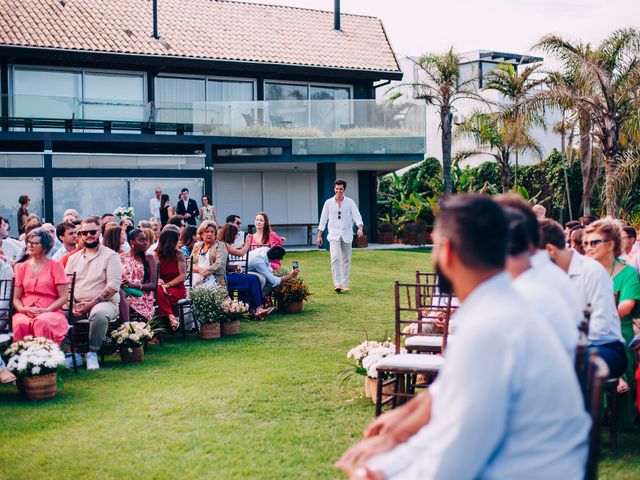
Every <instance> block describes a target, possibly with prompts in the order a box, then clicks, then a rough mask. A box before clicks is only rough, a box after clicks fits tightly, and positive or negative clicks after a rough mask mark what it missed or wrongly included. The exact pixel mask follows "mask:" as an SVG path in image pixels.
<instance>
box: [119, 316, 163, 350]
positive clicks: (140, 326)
mask: <svg viewBox="0 0 640 480" xmlns="http://www.w3.org/2000/svg"><path fill="white" fill-rule="evenodd" d="M111 336H112V337H113V338H114V339H115V341H116V343H117V344H118V346H119V347H120V348H124V347H126V348H129V349H133V348H137V347H140V346H142V345H143V344H144V342H146V341H148V340H151V338H152V337H153V331H152V330H151V326H150V325H149V324H147V323H144V322H124V323H123V324H122V325H120V327H118V329H117V330H115V331H113V332H111Z"/></svg>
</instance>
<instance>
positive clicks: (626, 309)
mask: <svg viewBox="0 0 640 480" xmlns="http://www.w3.org/2000/svg"><path fill="white" fill-rule="evenodd" d="M635 306H636V300H623V301H622V302H620V303H619V304H618V315H619V316H620V318H622V317H626V316H627V315H629V314H630V313H631V312H632V310H633V309H634V307H635Z"/></svg>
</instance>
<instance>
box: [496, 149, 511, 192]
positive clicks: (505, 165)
mask: <svg viewBox="0 0 640 480" xmlns="http://www.w3.org/2000/svg"><path fill="white" fill-rule="evenodd" d="M498 163H499V164H500V181H501V182H502V193H508V192H509V177H510V176H511V169H510V168H509V157H508V156H507V155H503V157H502V161H501V162H498Z"/></svg>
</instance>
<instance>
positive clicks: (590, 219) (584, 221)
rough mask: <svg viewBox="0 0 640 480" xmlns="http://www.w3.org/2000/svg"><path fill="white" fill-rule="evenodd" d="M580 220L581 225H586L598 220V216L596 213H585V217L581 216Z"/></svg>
mask: <svg viewBox="0 0 640 480" xmlns="http://www.w3.org/2000/svg"><path fill="white" fill-rule="evenodd" d="M578 220H580V225H582V226H583V227H586V226H588V225H589V224H591V223H593V222H596V221H598V217H596V216H595V215H585V216H584V217H580V218H579V219H578Z"/></svg>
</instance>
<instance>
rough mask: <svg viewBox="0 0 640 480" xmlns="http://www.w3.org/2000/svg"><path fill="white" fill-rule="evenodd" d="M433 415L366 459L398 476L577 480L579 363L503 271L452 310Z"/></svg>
mask: <svg viewBox="0 0 640 480" xmlns="http://www.w3.org/2000/svg"><path fill="white" fill-rule="evenodd" d="M455 321H456V323H457V330H456V341H455V342H452V343H451V345H450V346H449V347H448V348H447V351H446V361H445V363H444V366H443V368H442V370H441V372H440V374H439V375H438V378H437V379H436V381H435V382H434V384H433V385H432V387H431V388H430V389H429V391H430V392H431V395H432V407H431V421H430V422H429V423H428V424H427V425H426V426H424V427H423V428H422V429H420V431H418V433H416V434H415V435H414V436H413V437H411V438H410V439H409V440H408V441H407V442H406V443H403V444H401V445H399V446H397V447H396V448H395V449H394V450H392V451H390V452H387V453H385V454H382V455H378V456H376V457H373V458H372V459H370V460H369V462H368V465H369V467H370V468H372V469H374V470H381V471H382V472H383V473H384V475H385V476H386V478H393V479H403V480H412V479H416V480H417V479H420V480H426V479H443V480H452V479H455V480H465V479H476V478H480V479H499V480H513V479H518V480H523V479H532V480H539V479H546V480H552V479H565V478H566V479H568V478H571V479H579V478H583V476H584V468H585V463H586V459H587V444H588V436H589V429H590V424H591V421H590V418H589V415H588V414H587V412H586V411H585V409H584V402H583V400H582V395H581V393H580V388H579V386H578V381H577V379H576V375H575V372H574V369H573V365H572V363H571V362H570V361H569V359H568V358H567V354H566V353H565V352H564V351H563V348H562V346H561V344H560V342H559V340H558V339H557V338H556V336H555V335H554V334H553V333H552V331H551V330H550V328H549V326H548V325H547V324H546V322H545V321H544V320H542V319H541V318H539V317H537V315H536V314H534V313H532V309H531V308H530V307H529V305H528V304H527V303H526V302H525V301H524V299H522V298H521V297H520V296H518V294H517V293H516V292H515V291H514V290H513V287H512V286H511V280H510V278H509V277H508V276H507V274H505V273H501V274H498V275H495V276H494V277H492V278H490V279H488V280H487V281H485V282H484V283H482V284H481V285H479V286H478V287H476V289H475V290H474V291H473V292H472V293H471V294H470V295H469V297H467V299H466V300H465V301H464V302H463V303H462V306H461V307H460V308H459V309H458V311H457V312H456V314H455Z"/></svg>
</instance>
